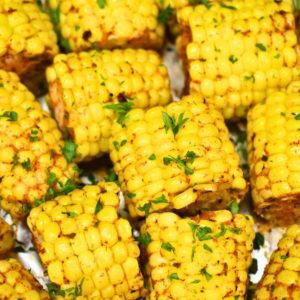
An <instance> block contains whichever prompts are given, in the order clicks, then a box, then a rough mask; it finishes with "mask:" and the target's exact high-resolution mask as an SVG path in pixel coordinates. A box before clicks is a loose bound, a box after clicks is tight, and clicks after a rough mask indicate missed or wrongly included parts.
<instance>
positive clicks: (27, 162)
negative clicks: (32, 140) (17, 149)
mask: <svg viewBox="0 0 300 300" xmlns="http://www.w3.org/2000/svg"><path fill="white" fill-rule="evenodd" d="M21 166H22V167H23V168H24V169H25V170H27V171H31V169H32V168H31V161H30V159H29V158H27V160H25V161H22V162H21Z"/></svg>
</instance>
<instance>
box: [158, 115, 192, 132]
mask: <svg viewBox="0 0 300 300" xmlns="http://www.w3.org/2000/svg"><path fill="white" fill-rule="evenodd" d="M162 116H163V121H164V127H165V130H166V132H168V130H169V129H171V130H172V131H173V134H174V137H175V136H176V135H177V134H178V132H179V129H180V128H181V127H182V126H183V125H184V124H185V123H186V122H187V121H188V120H189V118H185V119H184V118H183V117H184V113H181V114H180V115H179V117H178V119H177V121H176V119H175V117H171V116H170V115H168V114H167V113H166V112H163V113H162Z"/></svg>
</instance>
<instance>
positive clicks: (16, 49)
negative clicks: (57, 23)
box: [0, 0, 58, 80]
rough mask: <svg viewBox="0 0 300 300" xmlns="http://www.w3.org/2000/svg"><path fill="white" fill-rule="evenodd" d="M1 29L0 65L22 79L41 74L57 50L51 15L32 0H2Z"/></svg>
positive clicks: (0, 8) (0, 6) (0, 9)
mask: <svg viewBox="0 0 300 300" xmlns="http://www.w3.org/2000/svg"><path fill="white" fill-rule="evenodd" d="M0 32H1V35H0V69H4V70H7V71H14V72H16V73H17V74H19V75H20V76H21V77H22V79H26V77H30V79H31V80H32V76H33V75H39V76H41V73H42V72H43V69H44V68H45V65H47V64H50V62H51V60H52V58H53V57H54V55H55V54H57V53H58V47H57V44H56V35H55V32H54V30H53V26H52V23H51V21H50V18H49V16H48V15H47V14H46V13H44V12H42V11H41V10H40V8H39V7H38V5H37V4H36V1H34V0H26V1H25V0H2V1H1V2H0ZM37 70H38V72H37Z"/></svg>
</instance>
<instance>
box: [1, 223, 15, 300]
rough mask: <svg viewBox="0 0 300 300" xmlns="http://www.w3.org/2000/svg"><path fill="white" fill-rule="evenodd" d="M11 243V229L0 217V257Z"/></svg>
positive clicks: (12, 239)
mask: <svg viewBox="0 0 300 300" xmlns="http://www.w3.org/2000/svg"><path fill="white" fill-rule="evenodd" d="M13 245H14V233H13V230H12V228H11V227H10V226H9V225H8V224H7V223H6V222H5V221H4V220H3V219H2V218H0V257H3V256H4V255H5V254H7V252H9V251H10V250H11V249H12V247H13ZM0 295H1V293H0ZM0 298H1V297H0Z"/></svg>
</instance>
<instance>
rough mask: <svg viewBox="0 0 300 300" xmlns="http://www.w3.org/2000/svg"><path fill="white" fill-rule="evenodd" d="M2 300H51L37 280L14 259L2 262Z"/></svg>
mask: <svg viewBox="0 0 300 300" xmlns="http://www.w3.org/2000/svg"><path fill="white" fill-rule="evenodd" d="M0 299H3V300H5V299H22V300H49V299H50V297H49V295H48V293H47V292H46V291H43V289H42V287H41V286H40V284H39V283H38V282H37V281H36V280H35V278H34V277H33V276H32V275H31V274H30V273H29V272H28V271H27V270H26V269H25V268H24V267H23V266H22V265H21V263H20V262H19V261H18V260H16V259H13V258H9V259H5V260H0Z"/></svg>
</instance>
